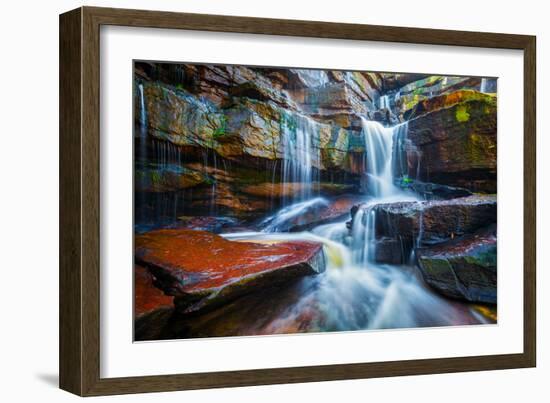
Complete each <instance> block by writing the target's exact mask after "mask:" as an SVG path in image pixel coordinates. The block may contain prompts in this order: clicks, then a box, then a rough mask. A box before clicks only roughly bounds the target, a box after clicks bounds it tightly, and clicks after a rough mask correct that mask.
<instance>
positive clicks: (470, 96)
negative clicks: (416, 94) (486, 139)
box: [404, 90, 495, 120]
mask: <svg viewBox="0 0 550 403" xmlns="http://www.w3.org/2000/svg"><path fill="white" fill-rule="evenodd" d="M494 99H495V97H494V96H493V95H488V94H484V93H481V92H478V91H473V90H458V91H454V92H451V93H445V94H442V95H438V96H434V97H432V98H426V99H424V100H422V101H419V102H418V103H417V104H416V105H415V106H414V107H413V108H411V109H410V110H408V111H407V112H405V114H404V116H405V118H406V119H407V120H412V119H414V118H416V117H419V116H422V115H424V114H426V113H430V112H433V111H436V110H439V109H443V108H449V107H452V106H454V105H457V104H460V103H464V102H469V101H482V102H487V103H492V101H494ZM465 117H466V116H464V118H465Z"/></svg>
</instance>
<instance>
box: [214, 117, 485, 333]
mask: <svg viewBox="0 0 550 403" xmlns="http://www.w3.org/2000/svg"><path fill="white" fill-rule="evenodd" d="M362 124H363V135H364V139H365V148H366V155H367V158H366V160H367V161H366V164H365V173H366V175H367V178H368V183H367V196H365V203H364V204H363V205H361V206H360V208H359V209H358V211H357V212H356V215H355V217H354V219H353V224H352V227H351V230H350V229H348V227H347V224H346V221H348V220H349V218H348V219H346V220H343V221H340V222H336V223H331V224H325V225H319V226H317V227H315V228H313V229H312V230H311V231H305V232H297V233H288V232H285V231H286V228H287V227H288V226H287V224H288V223H289V222H293V221H294V220H296V219H297V218H299V217H300V216H302V215H304V214H307V213H311V212H312V211H315V209H318V208H324V207H327V206H328V201H327V200H326V199H323V198H320V197H316V198H312V197H311V193H307V192H306V193H300V194H299V197H298V198H297V199H295V200H294V203H293V204H291V205H288V206H286V207H284V208H282V209H281V210H280V211H278V212H277V213H275V214H274V215H272V216H270V217H268V218H266V219H265V220H263V221H262V223H261V224H260V226H261V227H263V230H262V232H241V233H233V234H224V235H223V236H224V237H226V238H228V239H231V240H234V241H257V242H258V241H259V242H280V241H291V240H300V241H313V242H320V243H322V244H323V248H324V253H325V257H326V260H327V270H326V271H325V272H324V273H322V274H319V275H317V276H313V277H308V278H304V279H303V280H302V282H301V284H300V293H299V299H298V300H297V301H296V302H295V303H293V304H292V305H291V306H290V307H288V308H286V309H285V310H284V311H283V312H278V313H277V314H275V316H274V317H272V318H270V319H269V320H267V319H266V318H263V319H262V321H263V323H264V324H263V325H262V326H264V328H263V329H264V331H265V332H266V333H276V332H278V331H279V330H280V329H286V328H288V326H292V324H295V323H302V322H301V321H302V319H301V318H303V316H304V315H306V316H307V315H308V314H309V312H311V310H312V308H313V310H314V311H315V312H317V314H318V315H319V317H320V318H321V319H319V323H317V322H308V324H307V326H308V331H316V330H319V331H321V330H322V331H339V330H359V329H375V328H377V329H380V328H402V327H419V326H443V325H453V324H464V323H465V322H468V321H469V322H471V323H480V322H482V323H483V319H482V318H479V317H478V316H475V314H474V313H473V311H472V310H470V308H468V307H465V306H464V305H460V304H456V303H453V302H450V301H447V300H445V299H443V298H442V297H439V296H437V295H436V294H434V293H433V292H432V291H431V290H429V289H428V288H426V286H425V285H424V283H423V282H422V280H421V278H420V276H419V274H418V272H417V270H416V268H415V267H413V266H408V265H403V266H391V265H381V264H378V263H376V242H377V239H376V208H377V205H379V204H380V203H385V202H392V201H411V200H418V199H417V198H416V197H415V196H414V195H413V194H411V193H410V192H406V191H404V190H402V189H401V188H399V187H398V186H396V185H395V184H394V175H395V174H400V173H401V172H403V170H404V167H405V166H406V164H407V161H406V154H405V155H403V153H402V150H396V147H402V146H404V145H407V138H406V134H407V125H406V124H401V125H398V126H394V127H390V128H385V127H383V126H382V125H381V124H379V123H377V122H371V121H368V120H366V119H362ZM315 133H316V131H315V130H314V127H313V126H312V125H311V122H309V121H306V120H304V121H302V123H301V124H300V125H297V127H296V128H295V130H289V131H288V132H286V133H285V146H286V147H285V164H284V174H283V180H284V183H295V182H297V181H304V182H305V183H306V184H308V185H311V183H312V182H313V181H314V179H313V177H312V164H313V161H314V160H315V158H318V156H317V155H316V154H315V151H314V147H313V143H314V141H313V139H314V136H315V135H316V134H315ZM396 156H399V158H405V160H399V161H396V160H395V158H396ZM417 242H420V239H418V240H417ZM265 323H267V325H266V324H265Z"/></svg>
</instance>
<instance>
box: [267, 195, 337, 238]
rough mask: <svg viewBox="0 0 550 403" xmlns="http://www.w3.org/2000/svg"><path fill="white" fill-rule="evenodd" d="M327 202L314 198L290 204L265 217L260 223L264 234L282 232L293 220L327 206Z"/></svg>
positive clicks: (320, 198)
mask: <svg viewBox="0 0 550 403" xmlns="http://www.w3.org/2000/svg"><path fill="white" fill-rule="evenodd" d="M327 205H328V200H326V199H324V198H322V197H316V198H315V199H310V200H307V201H304V202H299V203H295V204H292V205H290V206H287V207H284V208H283V209H281V210H279V211H278V212H277V213H276V214H274V215H272V216H270V217H267V218H266V219H265V220H263V221H262V222H261V223H260V226H262V227H264V229H263V231H264V232H277V231H284V230H286V228H287V227H288V225H289V224H291V223H292V221H293V220H296V219H297V218H299V217H300V216H302V215H303V214H305V213H307V212H310V211H313V210H314V209H316V208H318V207H321V206H327Z"/></svg>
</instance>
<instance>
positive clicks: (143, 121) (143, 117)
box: [138, 84, 147, 137]
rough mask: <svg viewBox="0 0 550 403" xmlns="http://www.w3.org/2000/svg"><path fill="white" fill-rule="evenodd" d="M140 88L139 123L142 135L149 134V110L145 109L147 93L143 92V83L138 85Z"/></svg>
mask: <svg viewBox="0 0 550 403" xmlns="http://www.w3.org/2000/svg"><path fill="white" fill-rule="evenodd" d="M138 89H139V123H140V126H139V128H140V135H141V137H146V136H147V110H146V109H145V95H144V94H143V84H139V85H138Z"/></svg>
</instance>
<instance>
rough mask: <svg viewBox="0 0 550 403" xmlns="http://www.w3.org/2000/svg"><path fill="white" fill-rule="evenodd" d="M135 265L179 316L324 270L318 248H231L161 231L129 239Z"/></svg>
mask: <svg viewBox="0 0 550 403" xmlns="http://www.w3.org/2000/svg"><path fill="white" fill-rule="evenodd" d="M135 260H136V263H137V264H139V265H141V266H144V267H146V268H147V269H148V270H149V271H150V272H151V273H152V274H153V276H154V277H155V285H156V286H157V287H159V288H160V289H162V290H163V291H164V292H165V293H166V294H167V295H171V296H174V297H175V299H174V303H175V305H176V308H177V309H178V310H179V311H180V312H184V313H191V312H198V311H203V310H205V309H207V308H211V307H214V306H219V305H221V304H223V303H226V302H228V301H231V300H234V299H236V298H238V297H240V296H242V295H246V294H250V293H256V292H262V291H263V290H264V289H266V288H271V287H276V286H280V285H282V284H285V283H287V282H289V281H293V280H297V279H299V278H301V277H304V276H308V275H314V274H318V273H320V272H322V271H324V270H325V258H324V253H323V249H322V245H321V244H319V243H315V242H305V241H303V242H302V241H295V242H282V243H276V244H259V243H252V242H233V241H228V240H226V239H224V238H222V237H221V236H219V235H215V234H212V233H209V232H204V231H192V230H185V229H163V230H156V231H151V232H148V233H145V234H142V235H138V236H136V238H135Z"/></svg>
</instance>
